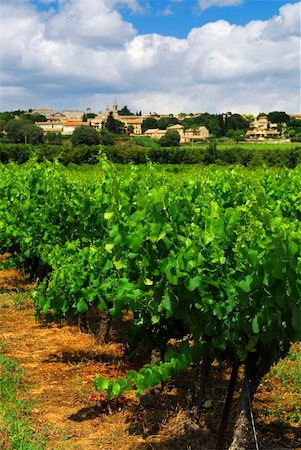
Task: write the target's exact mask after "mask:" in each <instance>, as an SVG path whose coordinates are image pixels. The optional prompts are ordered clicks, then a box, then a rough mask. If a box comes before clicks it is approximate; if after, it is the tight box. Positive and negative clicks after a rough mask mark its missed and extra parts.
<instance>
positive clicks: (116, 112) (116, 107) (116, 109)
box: [113, 98, 118, 117]
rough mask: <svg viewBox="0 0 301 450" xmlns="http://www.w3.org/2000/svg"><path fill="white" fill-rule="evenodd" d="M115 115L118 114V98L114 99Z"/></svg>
mask: <svg viewBox="0 0 301 450" xmlns="http://www.w3.org/2000/svg"><path fill="white" fill-rule="evenodd" d="M113 116H114V117H115V116H118V105H117V100H116V98H115V100H114V104H113Z"/></svg>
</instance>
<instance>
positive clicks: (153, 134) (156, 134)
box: [144, 128, 166, 139]
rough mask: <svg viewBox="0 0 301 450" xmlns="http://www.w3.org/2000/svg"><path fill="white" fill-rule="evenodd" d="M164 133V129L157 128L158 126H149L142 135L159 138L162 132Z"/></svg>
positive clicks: (162, 134)
mask: <svg viewBox="0 0 301 450" xmlns="http://www.w3.org/2000/svg"><path fill="white" fill-rule="evenodd" d="M165 133H166V130H159V128H150V129H148V130H146V131H145V132H144V136H148V137H151V138H153V139H160V138H161V137H162V136H164V134H165Z"/></svg>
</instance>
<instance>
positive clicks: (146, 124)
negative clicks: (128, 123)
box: [141, 117, 158, 133]
mask: <svg viewBox="0 0 301 450" xmlns="http://www.w3.org/2000/svg"><path fill="white" fill-rule="evenodd" d="M141 128H142V132H143V133H144V132H145V131H146V130H150V129H152V128H158V121H157V120H156V119H155V118H154V117H147V118H146V119H144V120H143V122H142V124H141Z"/></svg>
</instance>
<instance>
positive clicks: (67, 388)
mask: <svg viewBox="0 0 301 450" xmlns="http://www.w3.org/2000/svg"><path fill="white" fill-rule="evenodd" d="M31 288H32V285H31V284H30V282H29V280H28V278H26V276H24V275H22V274H20V272H18V271H17V270H15V269H9V270H4V271H0V292H2V293H1V294H0V339H1V341H2V342H3V341H4V342H5V343H6V344H7V348H5V350H4V351H5V353H6V354H7V355H8V356H10V357H13V358H16V359H17V360H18V361H19V363H20V365H21V367H22V370H23V371H24V373H25V380H26V385H27V386H28V390H27V395H28V396H29V397H30V399H31V401H32V403H33V410H32V413H31V418H30V425H31V427H32V428H33V429H34V430H36V431H37V432H38V431H41V430H43V432H45V429H46V434H47V446H46V447H45V448H46V449H55V450H56V449H59V448H60V449H68V448H73V449H80V450H96V449H102V450H117V449H118V450H148V449H153V450H173V449H179V450H180V449H181V450H199V449H211V448H214V447H215V443H216V438H217V430H218V426H219V421H220V418H221V414H222V407H223V401H224V398H225V395H226V389H227V381H228V379H229V371H228V370H227V368H224V367H220V366H218V365H217V364H215V365H214V367H213V371H212V375H211V377H210V380H209V383H208V387H207V393H206V399H207V400H211V406H209V407H208V408H207V409H204V411H203V412H202V414H201V416H200V420H199V424H198V426H194V425H193V424H192V423H191V422H190V421H189V418H188V413H187V411H186V409H187V392H188V389H189V387H190V386H191V383H192V380H191V373H190V372H188V373H187V374H185V375H182V376H178V377H176V378H175V379H174V380H172V381H171V382H170V383H168V384H167V385H166V386H165V387H164V389H163V392H161V393H158V392H157V391H156V390H153V391H151V392H149V393H148V394H146V395H144V396H142V397H141V398H140V399H138V398H136V397H135V395H134V394H132V393H130V394H128V395H127V396H126V397H125V398H124V399H123V400H120V401H115V402H114V401H112V402H111V403H110V404H107V403H106V402H104V401H103V397H102V396H101V395H100V394H99V393H97V392H96V391H95V390H94V387H93V379H94V376H95V374H96V373H98V374H100V375H102V376H105V377H107V378H115V377H118V376H122V375H124V374H125V373H126V372H127V371H128V370H129V369H130V368H136V369H137V368H139V365H136V366H134V365H131V364H129V363H126V362H125V361H124V359H123V352H124V348H123V345H122V344H116V343H110V344H102V345H99V344H97V343H96V341H95V339H94V337H93V336H92V335H90V334H87V333H83V332H81V331H80V329H79V328H78V327H77V326H75V325H74V326H70V325H67V324H61V323H55V324H53V323H52V324H46V323H43V322H40V321H38V320H37V319H36V318H35V315H34V314H35V311H34V308H33V306H32V304H31V302H30V301H29V300H27V301H26V302H22V304H20V302H19V303H18V302H17V303H16V302H15V301H14V297H13V296H12V291H15V292H16V293H18V292H20V290H26V289H28V290H29V289H31ZM8 291H10V293H9V292H8ZM25 295H26V294H25ZM300 370H301V368H300ZM238 398H239V386H238V387H237V391H236V393H235V402H234V408H233V414H232V417H231V423H230V424H229V425H230V426H229V432H228V434H227V443H229V442H230V441H231V424H232V425H233V423H234V415H235V409H236V408H237V404H238ZM280 399H282V401H284V405H285V402H286V403H289V402H291V401H292V400H293V401H294V402H295V403H296V402H297V404H299V403H300V402H301V399H300V398H296V395H295V393H294V392H289V389H287V388H285V387H284V386H283V385H282V384H281V383H280V382H279V381H278V380H276V379H274V378H273V377H267V378H266V379H265V380H264V382H263V383H262V384H261V385H260V388H259V391H258V394H257V395H256V398H255V404H254V415H255V420H256V430H257V433H258V439H259V442H260V448H261V449H269V450H270V449H279V450H280V449H301V424H300V422H299V423H295V422H288V421H281V422H279V400H280ZM207 404H210V402H209V403H207ZM300 407H301V403H300ZM227 443H226V444H227ZM225 448H226V447H225ZM251 448H255V447H254V443H252V442H250V449H251Z"/></svg>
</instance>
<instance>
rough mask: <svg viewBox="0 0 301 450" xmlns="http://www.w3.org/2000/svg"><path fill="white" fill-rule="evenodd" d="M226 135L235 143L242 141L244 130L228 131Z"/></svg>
mask: <svg viewBox="0 0 301 450" xmlns="http://www.w3.org/2000/svg"><path fill="white" fill-rule="evenodd" d="M226 135H227V136H228V137H229V138H231V139H233V140H234V141H235V142H236V143H237V142H239V141H241V140H243V139H244V135H245V130H233V129H231V130H229V131H227V133H226Z"/></svg>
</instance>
